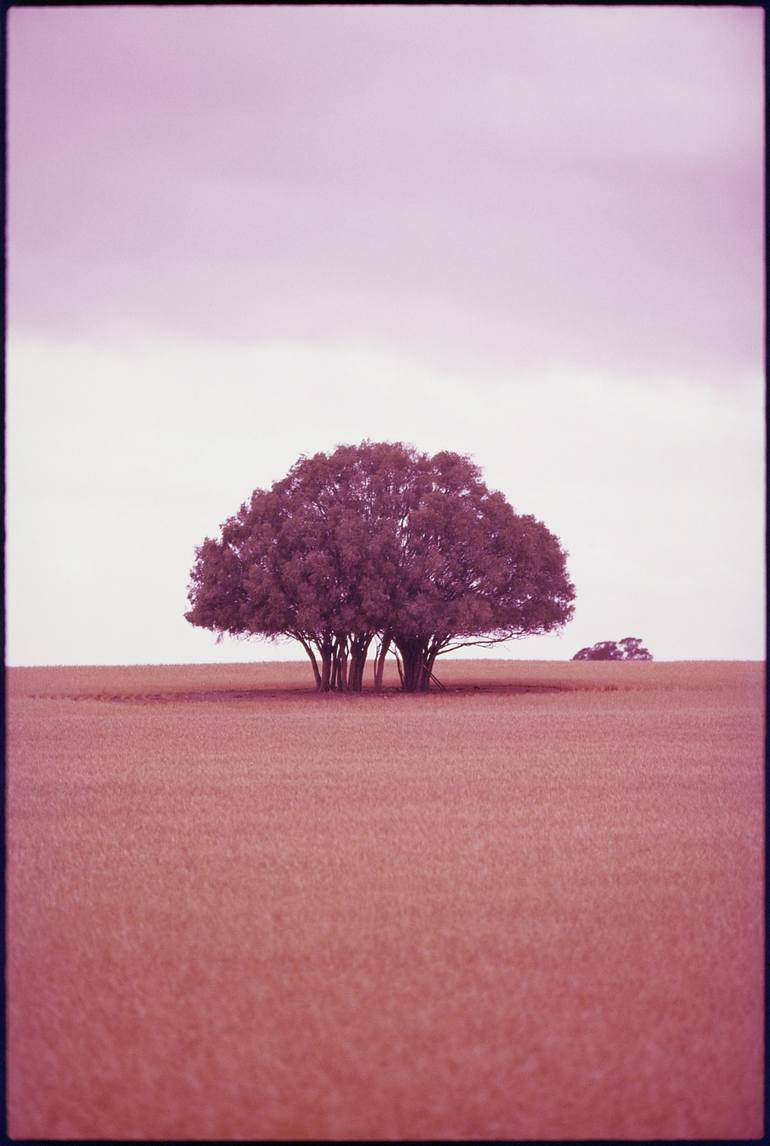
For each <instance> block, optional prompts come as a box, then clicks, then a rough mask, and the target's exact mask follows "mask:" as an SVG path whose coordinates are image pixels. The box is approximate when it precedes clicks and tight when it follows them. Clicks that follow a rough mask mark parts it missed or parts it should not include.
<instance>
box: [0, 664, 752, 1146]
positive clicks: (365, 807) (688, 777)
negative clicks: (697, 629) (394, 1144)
mask: <svg viewBox="0 0 770 1146" xmlns="http://www.w3.org/2000/svg"><path fill="white" fill-rule="evenodd" d="M437 671H438V674H439V676H440V678H441V680H442V682H443V683H444V685H445V691H443V692H436V693H433V692H431V693H430V694H427V695H416V696H415V695H411V696H409V695H402V694H400V693H398V692H396V691H395V689H394V688H393V687H391V688H390V689H388V690H386V691H385V692H384V693H382V694H380V695H377V694H373V693H370V694H364V695H362V696H344V695H343V696H335V695H325V696H322V695H316V694H315V693H314V692H313V691H312V690H311V689H310V687H309V686H310V684H311V683H312V681H311V674H310V669H309V666H308V665H307V664H299V663H297V664H285V663H284V664H279V663H272V664H264V663H263V664H254V665H246V666H244V665H231V666H210V665H208V666H207V665H196V666H150V667H126V668H103V667H102V668H28V669H26V668H15V669H9V670H8V671H7V678H6V688H7V704H8V715H7V731H6V737H7V747H6V753H7V779H6V801H7V843H6V849H7V850H6V856H7V861H6V862H7V867H6V893H7V934H6V947H7V952H6V976H7V992H8V1001H7V1087H8V1094H7V1107H8V1122H9V1126H8V1129H9V1133H10V1134H11V1135H12V1136H14V1137H18V1138H46V1139H57V1138H73V1139H78V1138H81V1139H83V1138H107V1139H132V1138H133V1139H160V1140H162V1139H180V1138H185V1139H206V1138H208V1139H220V1140H221V1139H225V1140H228V1139H239V1138H241V1139H252V1140H254V1139H289V1140H302V1139H321V1140H323V1139H370V1140H371V1139H375V1140H376V1139H380V1140H387V1139H391V1140H392V1139H428V1138H432V1139H469V1138H470V1139H491V1138H492V1139H493V1138H498V1139H500V1138H502V1139H539V1140H543V1139H559V1138H562V1139H564V1138H566V1139H576V1138H609V1139H644V1138H648V1139H655V1138H675V1137H683V1138H732V1139H736V1138H753V1137H758V1136H761V1134H762V1132H763V1109H762V1099H763V1050H764V1048H763V1017H764V1003H763V927H764V924H763V904H764V886H763V879H764V875H763V832H764V778H763V751H764V747H763V736H764V730H763V704H764V675H763V674H764V666H763V665H761V664H759V663H757V662H677V663H658V662H655V663H653V664H644V663H641V664H638V663H614V664H613V663H603V664H602V663H592V662H580V663H573V662H560V663H556V662H522V661H454V662H449V663H447V664H443V665H442V664H440V663H439V668H438V670H437ZM390 683H391V685H393V683H394V682H393V681H391V682H390Z"/></svg>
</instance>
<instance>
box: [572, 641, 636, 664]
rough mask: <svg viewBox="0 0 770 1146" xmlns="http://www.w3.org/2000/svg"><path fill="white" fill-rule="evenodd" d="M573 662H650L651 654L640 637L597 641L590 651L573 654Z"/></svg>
mask: <svg viewBox="0 0 770 1146" xmlns="http://www.w3.org/2000/svg"><path fill="white" fill-rule="evenodd" d="M572 659H573V661H651V660H652V653H651V652H650V650H649V649H646V648H645V647H644V645H643V644H642V642H641V638H640V637H623V639H622V640H620V641H599V642H598V644H595V645H592V646H591V648H590V649H588V648H586V649H581V650H580V652H577V653H575V655H574V657H573V658H572Z"/></svg>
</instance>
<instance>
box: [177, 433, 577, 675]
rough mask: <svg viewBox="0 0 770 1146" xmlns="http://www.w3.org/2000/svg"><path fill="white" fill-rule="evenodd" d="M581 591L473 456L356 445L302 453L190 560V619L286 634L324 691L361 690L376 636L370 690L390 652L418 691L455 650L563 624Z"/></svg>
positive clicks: (559, 553) (540, 532) (555, 547)
mask: <svg viewBox="0 0 770 1146" xmlns="http://www.w3.org/2000/svg"><path fill="white" fill-rule="evenodd" d="M574 595H575V594H574V588H573V586H572V584H571V582H570V581H569V578H568V576H567V572H566V555H565V553H564V552H563V550H562V549H561V546H560V544H559V541H558V539H557V538H556V537H554V535H553V534H551V533H550V532H549V531H548V530H547V529H546V527H545V526H544V525H543V524H542V523H541V522H539V521H536V520H535V518H534V517H532V516H520V515H518V514H516V513H515V512H514V510H513V509H512V508H511V506H510V505H509V504H508V502H507V501H506V499H505V498H504V496H503V495H502V494H501V493H499V492H495V491H493V492H490V491H489V490H488V489H487V487H486V485H485V484H484V482H483V481H482V480H481V473H480V470H479V469H478V467H477V466H476V465H474V463H473V462H471V461H470V459H469V458H467V457H464V456H462V455H459V454H455V453H451V452H448V451H442V452H440V453H438V454H435V455H434V456H433V457H429V456H428V455H427V454H423V453H418V452H417V451H416V450H414V449H413V448H411V447H406V446H404V445H402V444H401V443H399V442H396V443H389V442H379V443H373V442H369V441H365V442H363V443H361V445H359V446H339V447H338V448H337V449H336V450H335V451H334V452H333V453H332V454H331V455H328V456H327V455H326V454H323V453H317V454H315V455H313V456H312V457H305V456H302V457H300V458H299V460H298V461H297V462H296V463H295V465H294V466H292V468H291V469H290V471H289V473H288V474H287V476H286V477H285V478H283V479H282V480H281V481H278V482H275V483H274V484H273V486H272V487H271V488H270V490H262V489H257V490H255V491H254V493H253V494H252V496H251V499H250V500H249V501H248V502H244V504H243V505H242V506H241V508H240V510H239V511H238V513H237V514H235V515H234V516H233V517H231V518H229V519H228V520H227V521H226V522H225V523H224V525H223V526H222V532H221V537H220V538H219V539H218V540H214V539H211V538H206V540H205V541H204V542H203V544H202V545H201V546H199V547H198V549H197V550H196V562H195V565H194V567H193V570H192V574H191V583H190V588H189V593H188V596H189V600H190V606H191V607H190V609H189V611H188V612H187V613H185V616H186V618H187V620H188V621H190V623H191V624H194V625H199V626H201V627H203V628H208V629H211V630H214V631H216V632H218V633H220V634H222V633H230V634H232V635H235V636H250V635H257V636H262V637H266V638H268V639H269V638H275V637H278V636H281V635H283V636H288V637H292V638H293V639H295V640H297V641H299V643H300V644H301V645H302V647H303V648H304V650H305V652H306V653H307V655H308V657H309V659H310V662H311V666H312V670H313V675H314V679H315V683H316V687H317V688H318V689H320V690H322V691H342V690H347V691H360V690H361V688H362V686H363V673H364V667H365V663H366V658H367V654H368V651H369V649H370V647H371V645H372V642H373V641H374V639H375V638H377V639H378V647H377V652H376V656H375V665H374V683H375V687H381V685H382V676H383V669H384V662H385V657H386V655H387V653H388V652H389V651H394V652H395V653H396V654H397V664H398V666H399V673H400V676H401V681H402V687H403V688H404V690H405V691H407V692H414V691H425V690H427V689H428V688H429V687H430V682H431V679H432V678H433V667H434V664H435V660H436V658H437V657H438V656H440V655H441V654H443V653H446V652H449V651H450V650H452V649H456V648H460V647H464V646H467V645H473V644H480V645H492V644H495V643H498V642H500V641H505V640H510V639H512V638H514V637H517V636H524V635H530V634H533V633H543V632H552V631H553V630H554V629H556V628H559V627H561V626H562V625H563V624H564V623H565V622H566V621H567V620H569V619H570V617H571V616H572V612H573V607H572V601H573V599H574Z"/></svg>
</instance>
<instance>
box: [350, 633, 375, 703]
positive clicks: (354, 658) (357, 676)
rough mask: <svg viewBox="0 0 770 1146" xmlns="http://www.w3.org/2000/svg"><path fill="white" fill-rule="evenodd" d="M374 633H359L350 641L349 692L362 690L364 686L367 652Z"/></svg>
mask: <svg viewBox="0 0 770 1146" xmlns="http://www.w3.org/2000/svg"><path fill="white" fill-rule="evenodd" d="M372 636H373V634H372V633H357V634H355V635H354V636H353V637H352V639H351V641H350V668H349V671H348V692H361V691H362V690H363V687H364V669H365V668H366V654H367V653H368V651H369V645H370V644H371V643H372Z"/></svg>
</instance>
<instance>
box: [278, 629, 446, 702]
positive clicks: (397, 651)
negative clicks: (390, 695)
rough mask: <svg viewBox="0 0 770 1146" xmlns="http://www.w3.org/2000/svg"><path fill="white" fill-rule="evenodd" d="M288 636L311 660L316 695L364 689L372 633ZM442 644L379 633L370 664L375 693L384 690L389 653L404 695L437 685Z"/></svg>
mask: <svg viewBox="0 0 770 1146" xmlns="http://www.w3.org/2000/svg"><path fill="white" fill-rule="evenodd" d="M291 635H292V636H294V637H295V638H296V639H297V640H298V641H299V642H300V643H301V644H302V646H303V648H304V649H305V652H306V653H307V655H308V657H309V658H310V663H311V665H312V668H313V676H314V679H315V685H316V688H317V689H318V691H319V692H361V691H362V690H363V687H364V671H365V668H366V658H367V655H368V652H369V648H370V646H371V643H372V640H373V639H374V637H375V634H374V633H368V632H365V633H327V634H324V635H323V636H321V637H318V636H312V637H311V636H309V635H308V634H306V633H299V632H295V633H292V634H291ZM445 643H446V642H445V641H442V640H441V638H439V637H436V636H431V637H420V636H417V637H413V636H412V637H405V636H402V635H400V634H395V633H393V632H391V631H388V630H386V631H385V632H384V633H382V634H380V635H379V641H378V644H377V648H376V652H375V656H374V662H373V675H374V688H375V691H381V690H382V688H383V680H384V674H385V661H386V658H387V655H388V653H392V655H393V656H394V658H395V662H396V668H397V670H398V677H399V681H400V683H401V687H402V689H403V690H404V692H427V691H428V689H429V688H430V685H431V682H434V683H435V684H439V682H438V681H437V679H436V677H435V675H434V672H433V666H434V664H435V662H436V657H437V656H438V655H439V653H440V651H441V648H442V646H443V645H444V644H445ZM439 687H441V686H440V684H439Z"/></svg>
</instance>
